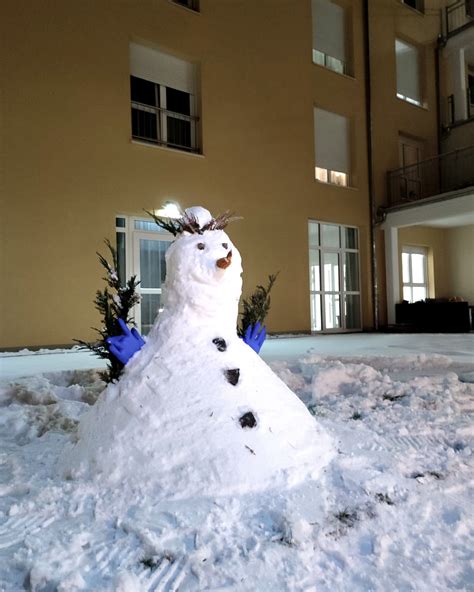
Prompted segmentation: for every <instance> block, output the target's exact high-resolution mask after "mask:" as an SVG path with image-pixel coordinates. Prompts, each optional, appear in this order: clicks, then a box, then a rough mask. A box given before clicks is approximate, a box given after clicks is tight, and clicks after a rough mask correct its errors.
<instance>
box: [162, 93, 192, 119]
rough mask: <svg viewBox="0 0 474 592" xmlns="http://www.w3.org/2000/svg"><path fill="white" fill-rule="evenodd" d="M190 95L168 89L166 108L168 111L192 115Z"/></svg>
mask: <svg viewBox="0 0 474 592" xmlns="http://www.w3.org/2000/svg"><path fill="white" fill-rule="evenodd" d="M189 99H190V95H189V94H188V93H186V92H183V91H182V90H176V89H175V88H166V108H167V109H168V111H174V112H175V113H182V114H183V115H191V107H190V100H189Z"/></svg>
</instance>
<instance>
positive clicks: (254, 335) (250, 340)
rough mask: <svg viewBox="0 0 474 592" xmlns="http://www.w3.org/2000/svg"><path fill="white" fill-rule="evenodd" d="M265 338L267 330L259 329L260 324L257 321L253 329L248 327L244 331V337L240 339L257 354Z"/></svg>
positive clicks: (250, 326) (251, 326)
mask: <svg viewBox="0 0 474 592" xmlns="http://www.w3.org/2000/svg"><path fill="white" fill-rule="evenodd" d="M266 336H267V330H266V328H265V327H262V329H260V322H258V321H257V323H256V325H255V327H254V326H253V325H249V326H248V327H247V329H246V331H245V335H244V336H243V337H242V339H243V340H244V343H246V344H247V345H248V346H250V347H251V348H252V349H253V350H254V351H255V352H257V354H258V353H259V352H260V349H261V348H262V345H263V342H264V341H265V338H266Z"/></svg>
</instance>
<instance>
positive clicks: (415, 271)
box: [402, 246, 428, 302]
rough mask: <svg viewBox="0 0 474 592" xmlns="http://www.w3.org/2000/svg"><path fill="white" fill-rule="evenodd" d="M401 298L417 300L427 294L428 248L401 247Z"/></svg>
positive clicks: (411, 300)
mask: <svg viewBox="0 0 474 592" xmlns="http://www.w3.org/2000/svg"><path fill="white" fill-rule="evenodd" d="M402 277H403V299H404V300H408V302H418V301H419V300H424V299H425V298H426V297H427V296H428V250H427V249H425V248H424V247H409V246H405V247H403V249H402Z"/></svg>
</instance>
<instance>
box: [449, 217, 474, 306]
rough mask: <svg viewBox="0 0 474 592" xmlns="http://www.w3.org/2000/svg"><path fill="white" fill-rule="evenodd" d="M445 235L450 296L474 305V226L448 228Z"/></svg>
mask: <svg viewBox="0 0 474 592" xmlns="http://www.w3.org/2000/svg"><path fill="white" fill-rule="evenodd" d="M446 235H447V236H446V239H447V241H446V242H447V259H448V269H449V283H450V287H451V296H459V297H461V298H463V299H464V300H467V301H468V302H469V303H470V304H474V266H473V261H474V225H472V224H471V225H470V226H460V227H458V228H448V229H447V231H446Z"/></svg>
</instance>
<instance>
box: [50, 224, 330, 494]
mask: <svg viewBox="0 0 474 592" xmlns="http://www.w3.org/2000/svg"><path fill="white" fill-rule="evenodd" d="M229 253H232V262H231V263H230V265H229V266H228V267H227V268H225V269H221V268H219V267H218V266H217V265H216V262H218V261H219V260H220V259H221V258H223V257H225V256H227V255H228V254H229ZM166 268H167V277H166V283H165V286H164V295H165V297H164V309H163V312H162V313H161V314H160V316H159V317H158V319H157V321H156V323H155V326H154V327H153V329H152V331H151V333H150V335H149V338H148V340H147V343H146V345H145V346H144V347H143V349H142V350H141V351H140V352H138V353H137V354H136V355H135V356H134V357H133V359H132V360H131V361H130V362H129V363H128V364H127V366H126V369H125V372H124V375H123V376H122V377H121V379H120V381H118V382H117V383H116V384H112V385H110V386H109V387H108V388H107V389H106V390H105V391H104V393H103V394H102V395H101V396H100V398H99V400H98V401H97V403H96V405H94V406H93V407H92V409H91V410H90V411H89V413H87V414H86V415H84V416H83V417H82V418H81V421H80V425H79V430H78V434H77V436H76V437H75V441H74V442H73V443H72V444H71V445H70V446H68V447H67V448H66V450H65V453H64V455H63V457H62V458H61V461H60V470H61V472H62V473H63V474H64V475H68V476H71V477H74V478H76V477H83V476H87V477H92V478H94V479H100V480H101V481H102V482H107V483H108V484H109V485H110V484H114V485H117V484H120V485H122V486H123V485H124V483H126V482H127V481H128V480H133V481H136V480H139V481H140V482H141V483H146V484H147V486H148V487H149V488H150V490H151V491H153V492H156V494H157V495H158V494H159V495H160V496H161V497H163V498H166V499H181V498H189V497H195V496H197V495H207V496H208V495H214V496H218V495H230V494H247V493H249V492H253V491H259V490H264V489H270V488H271V489H277V490H279V491H282V490H283V489H284V488H285V487H289V486H290V487H291V486H294V485H296V484H298V483H301V482H302V481H304V480H305V479H306V478H313V479H314V478H317V477H318V475H319V473H320V471H321V469H322V468H323V467H324V466H326V465H327V464H328V462H329V461H330V459H331V458H332V457H333V456H334V453H335V450H334V445H333V443H332V441H331V438H330V437H329V436H328V434H327V432H326V431H325V430H324V429H322V428H321V426H320V425H319V424H318V422H317V421H316V420H315V418H314V417H313V416H311V414H310V413H309V411H308V409H307V408H306V406H305V405H304V404H303V403H302V402H301V401H300V399H299V398H298V397H297V396H296V395H295V394H294V393H292V392H291V391H290V389H289V388H288V387H287V386H286V385H285V384H284V382H282V381H281V380H280V379H279V378H278V377H277V376H276V374H274V373H273V372H272V370H271V369H270V368H269V367H268V366H267V364H266V363H265V362H264V361H263V360H262V359H261V358H260V356H258V355H257V354H256V353H255V352H254V351H253V350H252V349H251V348H250V347H248V346H247V345H245V344H244V343H243V341H242V340H241V339H239V338H238V336H237V333H236V325H237V308H238V302H239V298H240V293H241V285H242V281H241V273H242V265H241V259H240V254H239V252H238V250H237V249H236V247H235V245H233V244H232V243H231V241H230V238H229V237H228V236H227V234H226V233H225V232H224V231H222V230H213V231H206V232H204V233H203V234H185V235H184V236H181V237H179V238H178V239H176V240H175V242H173V243H172V245H171V246H170V248H169V249H168V251H167V253H166ZM216 340H221V341H220V342H217V343H216ZM229 372H230V373H238V374H237V375H236V374H233V378H234V379H235V380H234V381H232V380H231V381H229V379H228V377H227V373H229ZM231 378H232V377H231ZM249 414H250V418H251V420H252V422H256V425H247V424H246V422H244V426H242V425H241V422H242V418H244V417H245V416H246V415H247V416H248V415H249Z"/></svg>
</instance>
